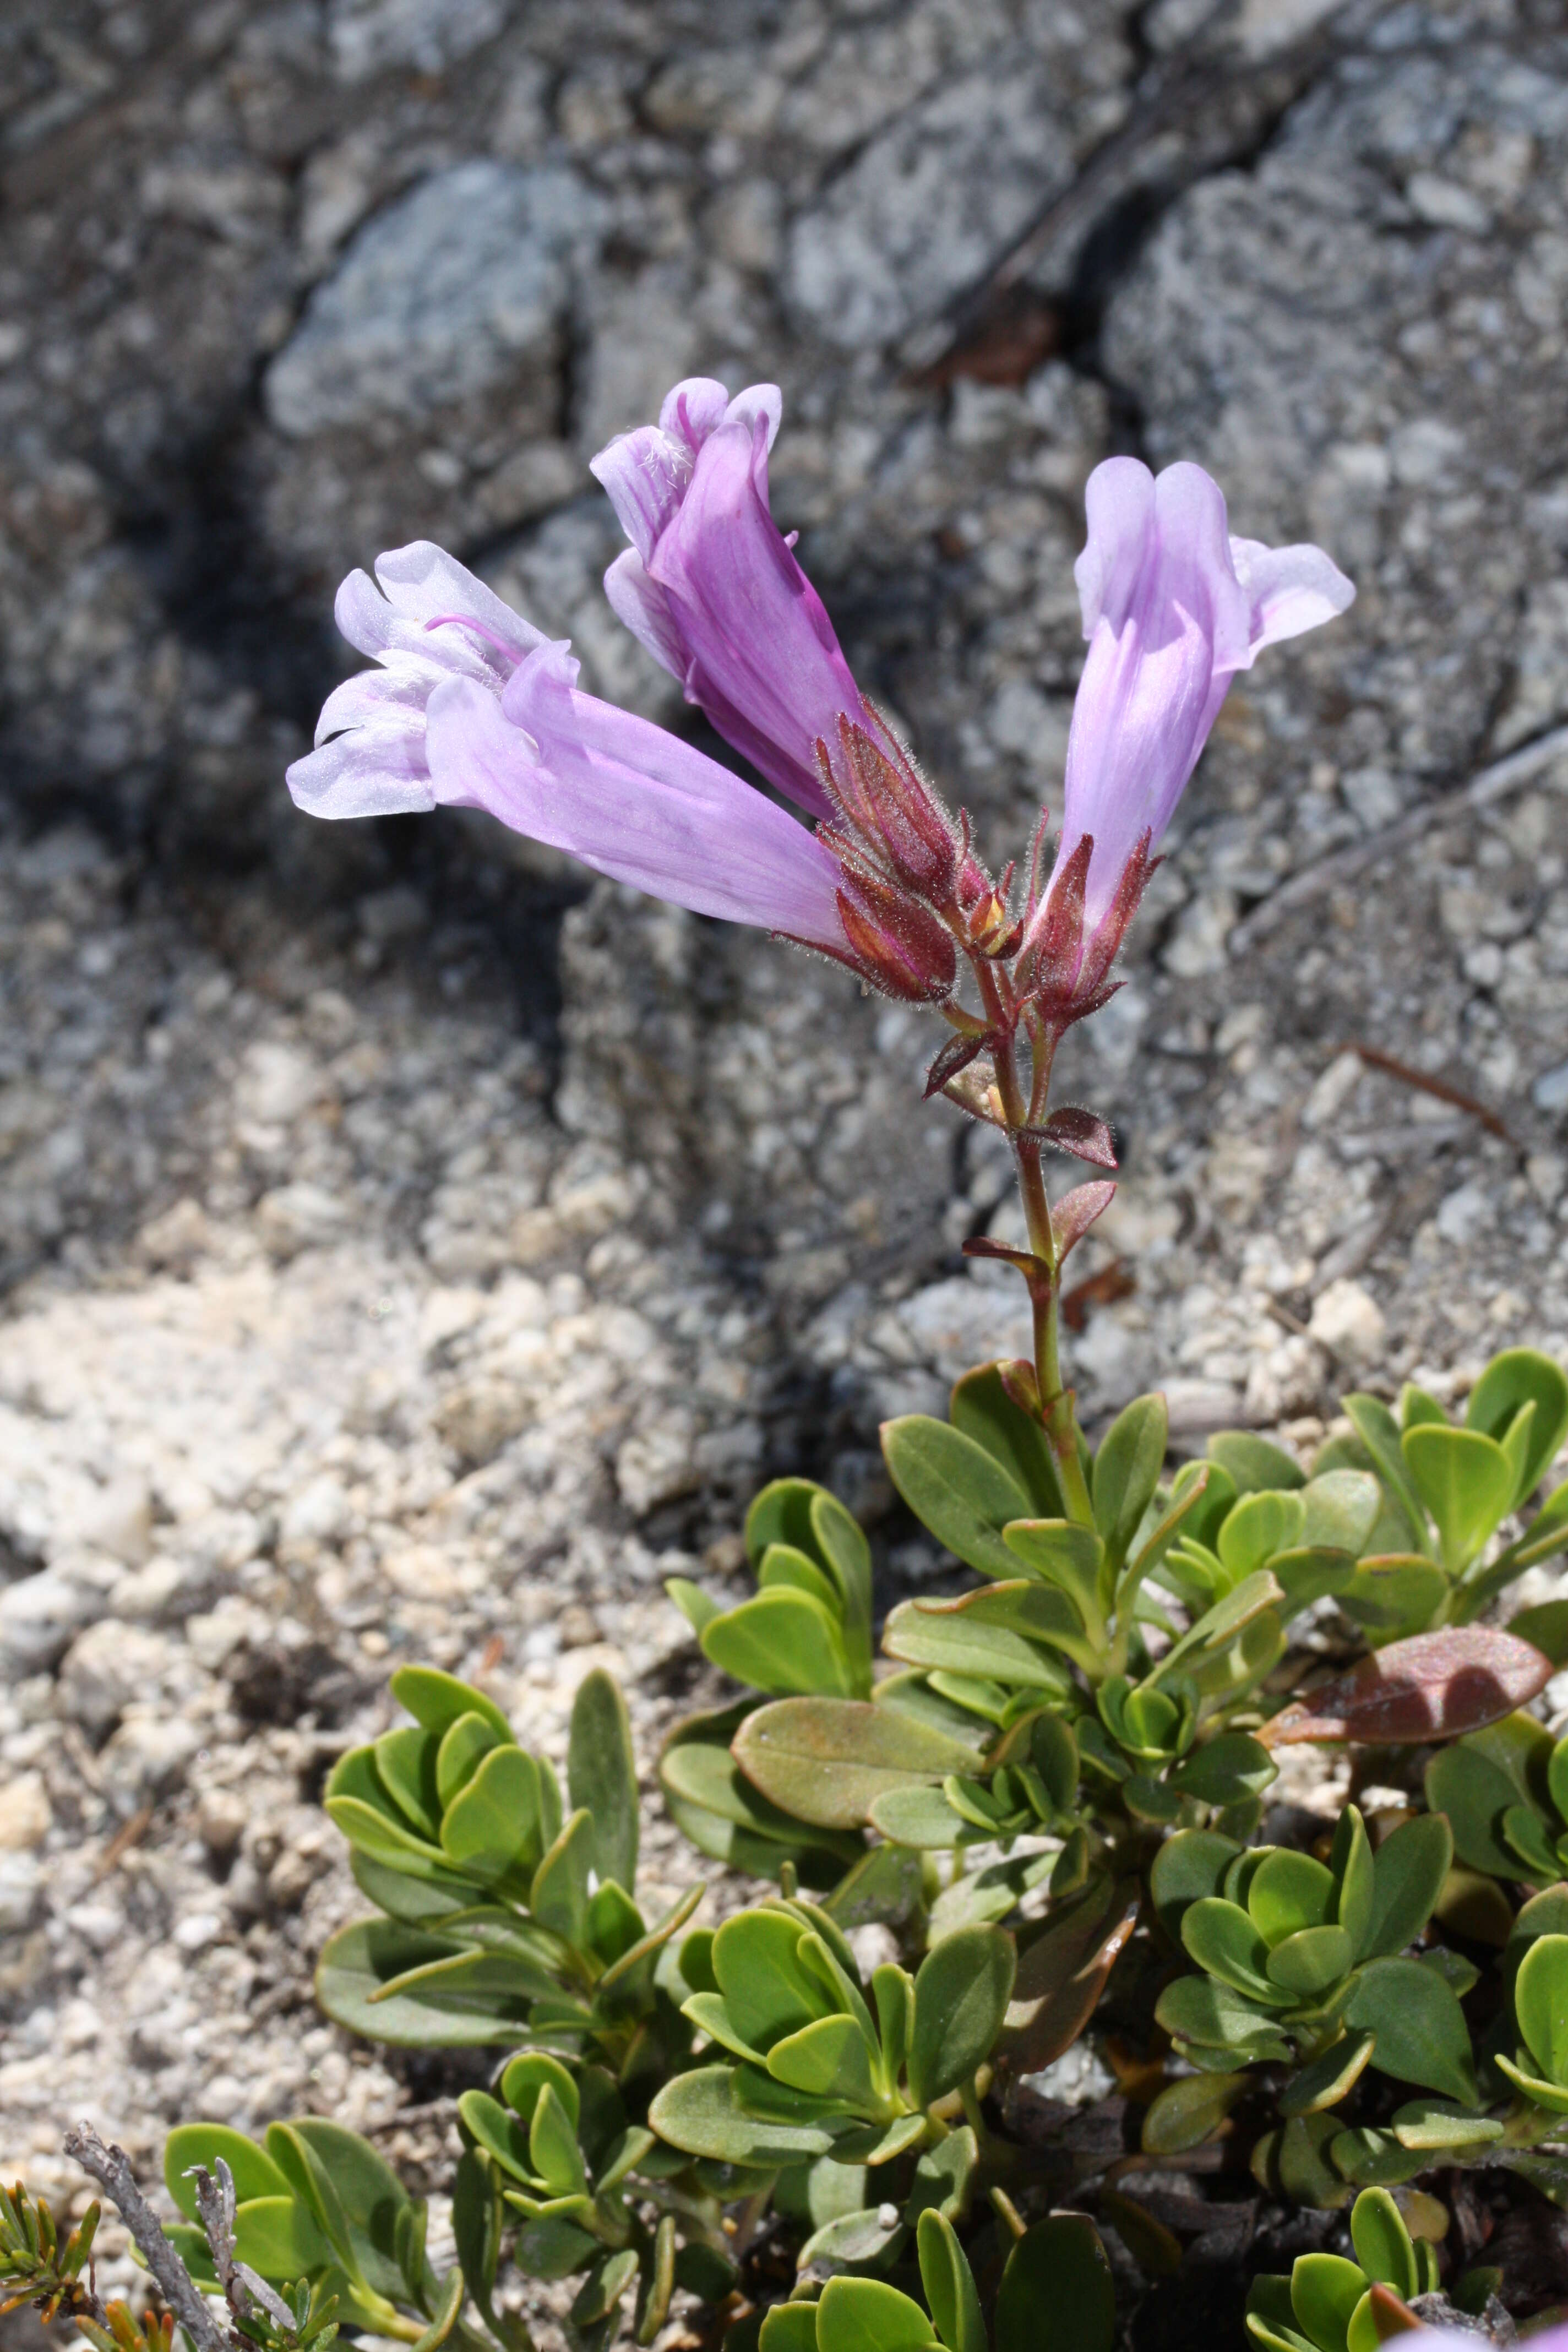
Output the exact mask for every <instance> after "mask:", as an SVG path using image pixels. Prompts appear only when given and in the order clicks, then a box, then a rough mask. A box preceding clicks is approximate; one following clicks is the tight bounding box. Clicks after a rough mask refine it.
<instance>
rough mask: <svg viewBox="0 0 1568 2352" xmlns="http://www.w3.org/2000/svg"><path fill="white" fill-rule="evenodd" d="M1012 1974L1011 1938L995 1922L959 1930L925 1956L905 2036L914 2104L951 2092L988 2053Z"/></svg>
mask: <svg viewBox="0 0 1568 2352" xmlns="http://www.w3.org/2000/svg"><path fill="white" fill-rule="evenodd" d="M1016 1972H1017V1954H1016V1950H1015V1948H1014V1944H1013V1938H1012V1937H1011V1936H1009V1935H1006V1934H1005V1932H1004V1931H1003V1930H1002V1929H1001V1928H1000V1927H961V1928H960V1929H959V1930H958V1931H957V1933H956V1934H955V1935H952V1936H949V1937H946V1938H945V1939H944V1940H943V1941H942V1943H940V1944H939V1945H938V1946H937V1947H936V1948H935V1950H934V1951H931V1952H928V1953H927V1955H926V1957H925V1958H924V1959H923V1960H922V1961H921V1968H920V1973H919V1974H918V1976H917V1977H916V1979H915V2011H914V2027H913V2031H912V2032H911V2034H910V2054H909V2077H910V2095H911V2097H912V2098H913V2099H914V2101H915V2104H916V2105H917V2106H922V2107H925V2106H929V2105H931V2102H932V2100H934V2099H940V2098H943V2097H945V2095H946V2094H947V2093H948V2092H949V2091H953V2090H956V2089H957V2088H958V2086H959V2085H960V2084H962V2083H964V2082H967V2081H968V2080H969V2079H970V2077H971V2076H972V2075H973V2074H974V2073H975V2072H976V2071H977V2069H978V2068H979V2067H980V2066H982V2065H983V2064H984V2062H985V2060H986V2059H987V2058H988V2057H989V2056H990V2055H991V2051H992V2046H993V2044H994V2042H995V2040H996V2037H997V2035H998V2033H999V2032H1001V2030H1002V2022H1003V2020H1004V2018H1005V2016H1006V2013H1007V2003H1008V2001H1009V2000H1011V1998H1012V1994H1013V1984H1014V1979H1015V1977H1016Z"/></svg>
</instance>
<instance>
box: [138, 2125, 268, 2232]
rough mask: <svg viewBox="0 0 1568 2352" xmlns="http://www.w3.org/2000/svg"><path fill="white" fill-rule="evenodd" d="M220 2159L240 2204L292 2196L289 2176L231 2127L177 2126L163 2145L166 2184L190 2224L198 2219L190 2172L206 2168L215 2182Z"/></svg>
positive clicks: (164, 2183)
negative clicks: (262, 2198)
mask: <svg viewBox="0 0 1568 2352" xmlns="http://www.w3.org/2000/svg"><path fill="white" fill-rule="evenodd" d="M220 2157H221V2158H222V2159H223V2161H224V2163H225V2164H226V2165H227V2167H228V2168H229V2171H230V2172H231V2173H232V2174H233V2176H234V2193H235V2197H236V2199H237V2201H238V2202H239V2203H240V2204H241V2205H248V2204H249V2203H251V2201H252V2200H254V2199H256V2198H258V2197H288V2196H290V2195H291V2194H292V2191H291V2189H289V2181H288V2178H287V2176H286V2175H285V2174H284V2173H282V2172H280V2171H279V2168H278V2167H277V2165H276V2164H274V2163H273V2161H272V2158H270V2157H269V2156H268V2153H267V2151H266V2149H265V2148H264V2147H258V2145H257V2143H256V2142H255V2140H253V2139H247V2137H246V2136H245V2134H244V2132H241V2131H236V2130H235V2128H234V2126H232V2125H231V2124H176V2125H175V2126H174V2130H173V2131H172V2132H171V2133H170V2134H169V2137H168V2138H167V2139H166V2140H165V2141H164V2143H163V2185H164V2187H165V2188H166V2189H168V2192H169V2194H170V2196H171V2197H172V2198H173V2199H174V2203H175V2205H176V2206H177V2207H178V2209H179V2210H180V2211H181V2212H182V2213H183V2214H184V2217H185V2219H186V2221H195V2220H196V2219H197V2214H196V2184H195V2181H194V2180H192V2179H190V2178H189V2175H190V2173H191V2171H192V2170H193V2168H195V2166H196V2165H198V2164H199V2165H203V2166H205V2168H206V2170H207V2171H208V2172H210V2173H211V2174H212V2175H213V2176H214V2178H215V2179H216V2174H217V2164H218V2159H219V2158H220Z"/></svg>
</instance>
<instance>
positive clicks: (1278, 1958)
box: [1268, 1927, 1352, 2000]
mask: <svg viewBox="0 0 1568 2352" xmlns="http://www.w3.org/2000/svg"><path fill="white" fill-rule="evenodd" d="M1351 1959H1352V1945H1351V1939H1350V1937H1348V1936H1347V1935H1346V1933H1345V1931H1344V1929H1343V1928H1342V1927H1302V1928H1300V1929H1298V1931H1297V1933H1296V1934H1295V1935H1293V1936H1287V1937H1285V1939H1284V1941H1283V1942H1282V1943H1279V1944H1276V1945H1275V1947H1274V1948H1273V1950H1272V1951H1271V1952H1270V1953H1269V1955H1268V1981H1269V1983H1270V1984H1274V1985H1278V1986H1279V1988H1280V1990H1281V1991H1283V1992H1288V1993H1290V1994H1291V1995H1292V1996H1293V1997H1294V1998H1295V1999H1296V2000H1318V1999H1320V1998H1321V1995H1322V1994H1324V1993H1326V1992H1327V1991H1328V1990H1329V1988H1330V1987H1331V1985H1336V1984H1338V1982H1339V1980H1340V1979H1341V1978H1342V1976H1343V1975H1344V1974H1345V1973H1346V1971H1347V1970H1348V1969H1349V1968H1350V1965H1351Z"/></svg>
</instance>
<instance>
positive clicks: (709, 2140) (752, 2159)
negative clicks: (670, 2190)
mask: <svg viewBox="0 0 1568 2352" xmlns="http://www.w3.org/2000/svg"><path fill="white" fill-rule="evenodd" d="M736 2071H737V2070H735V2069H734V2068H732V2067H729V2066H694V2067H691V2068H690V2069H689V2071H688V2072H687V2073H685V2074H675V2075H672V2076H671V2077H670V2079H669V2081H668V2083H667V2084H665V2086H664V2088H663V2089H662V2090H661V2091H660V2092H659V2093H658V2096H657V2097H656V2098H655V2100H654V2102H653V2104H652V2105H651V2106H650V2107H649V2109H648V2121H649V2123H650V2124H651V2125H652V2126H653V2128H654V2129H655V2131H656V2132H658V2136H659V2137H660V2138H661V2139H665V2140H668V2142H669V2145H670V2146H671V2147H679V2148H684V2149H685V2151H686V2153H687V2155H688V2156H703V2157H708V2158H711V2159H712V2160H713V2161H714V2162H716V2163H719V2164H742V2165H747V2166H751V2167H755V2168H758V2169H760V2170H763V2171H765V2172H772V2171H775V2170H776V2169H777V2168H778V2167H779V2166H781V2165H786V2164H800V2163H803V2162H808V2161H809V2160H810V2159H811V2158H813V2157H818V2156H826V2154H827V2151H828V2149H829V2148H830V2147H832V2146H833V2144H834V2139H835V2137H836V2135H835V2133H834V2132H833V2131H831V2130H829V2129H828V2128H827V2127H826V2126H825V2125H823V2124H820V2123H816V2122H805V2123H784V2122H782V2121H781V2122H773V2121H765V2120H763V2118H761V2117H759V2116H750V2115H747V2114H745V2113H744V2112H743V2111H742V2109H741V2108H740V2107H739V2106H738V2105H737V2104H736V2102H735V2096H734V2087H735V2074H736ZM763 2079H764V2080H765V2079H766V2078H765V2077H764V2078H763Z"/></svg>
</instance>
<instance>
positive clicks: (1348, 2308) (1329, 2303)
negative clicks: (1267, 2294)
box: [1290, 2254, 1366, 2352]
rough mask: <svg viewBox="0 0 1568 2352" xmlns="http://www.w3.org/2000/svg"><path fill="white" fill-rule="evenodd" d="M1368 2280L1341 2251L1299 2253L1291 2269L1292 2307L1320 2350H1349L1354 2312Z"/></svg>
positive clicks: (1300, 2324) (1307, 2333)
mask: <svg viewBox="0 0 1568 2352" xmlns="http://www.w3.org/2000/svg"><path fill="white" fill-rule="evenodd" d="M1365 2293H1366V2281H1365V2279H1364V2278H1363V2276H1362V2274H1361V2271H1360V2269H1359V2268H1358V2266H1357V2265H1356V2264H1355V2263H1347V2262H1346V2261H1345V2259H1344V2257H1343V2255H1342V2254H1298V2255H1297V2257H1296V2260H1295V2262H1294V2263H1293V2264H1292V2265H1291V2270H1290V2307H1291V2309H1292V2310H1293V2311H1294V2312H1295V2315H1296V2319H1297V2323H1298V2325H1299V2326H1300V2328H1301V2330H1302V2332H1303V2333H1304V2334H1305V2335H1306V2336H1308V2337H1309V2338H1310V2341H1311V2342H1312V2343H1313V2344H1315V2345H1317V2346H1318V2347H1319V2352H1348V2347H1347V2341H1346V2331H1347V2330H1348V2328H1349V2326H1350V2320H1351V2314H1352V2311H1353V2310H1354V2309H1355V2307H1356V2305H1357V2304H1358V2303H1359V2302H1360V2301H1361V2299H1362V2297H1363V2294H1365Z"/></svg>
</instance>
